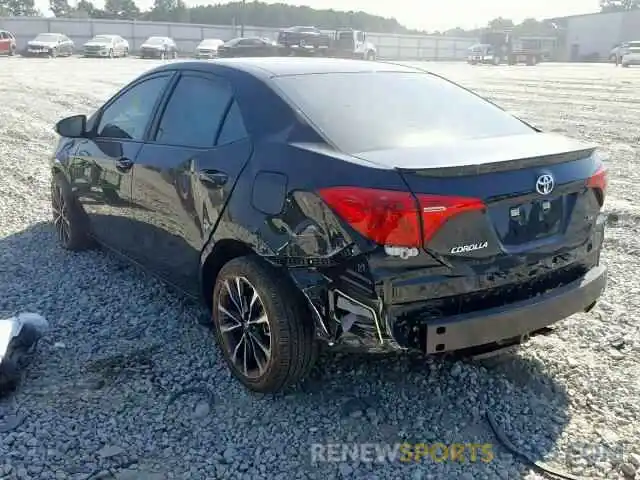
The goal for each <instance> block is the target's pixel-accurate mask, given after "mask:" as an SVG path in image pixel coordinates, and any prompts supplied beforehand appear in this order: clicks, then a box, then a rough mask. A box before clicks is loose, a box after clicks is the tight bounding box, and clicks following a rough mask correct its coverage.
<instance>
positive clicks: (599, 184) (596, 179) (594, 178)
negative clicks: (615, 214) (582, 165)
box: [587, 165, 609, 205]
mask: <svg viewBox="0 0 640 480" xmlns="http://www.w3.org/2000/svg"><path fill="white" fill-rule="evenodd" d="M608 184H609V182H608V175H607V169H606V167H605V166H604V165H600V167H599V168H598V170H596V173H594V174H593V175H591V176H590V177H589V179H588V180H587V187H588V188H593V189H595V190H599V191H600V193H599V194H598V200H599V201H600V205H602V204H604V196H605V194H606V193H607V186H608Z"/></svg>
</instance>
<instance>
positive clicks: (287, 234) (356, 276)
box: [53, 62, 604, 351]
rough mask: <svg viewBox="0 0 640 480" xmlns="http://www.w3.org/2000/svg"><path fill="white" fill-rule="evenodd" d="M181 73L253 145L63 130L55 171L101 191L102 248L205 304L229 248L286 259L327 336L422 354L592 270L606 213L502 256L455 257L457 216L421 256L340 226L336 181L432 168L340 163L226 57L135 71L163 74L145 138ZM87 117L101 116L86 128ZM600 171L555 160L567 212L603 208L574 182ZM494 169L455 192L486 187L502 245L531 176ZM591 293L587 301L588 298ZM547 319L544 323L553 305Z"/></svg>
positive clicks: (252, 71) (392, 181) (383, 179)
mask: <svg viewBox="0 0 640 480" xmlns="http://www.w3.org/2000/svg"><path fill="white" fill-rule="evenodd" d="M370 68H373V67H370ZM376 68H381V67H379V66H378V67H376ZM388 68H391V69H393V68H394V67H392V66H390V67H388ZM398 68H402V67H398ZM285 70H286V69H285ZM185 72H198V73H199V74H203V75H212V76H215V77H219V78H221V79H224V80H226V81H228V82H229V84H230V85H231V86H232V88H233V91H234V98H235V100H236V101H237V102H238V105H239V107H240V110H241V112H242V114H243V119H244V121H245V127H246V130H247V132H248V135H249V136H248V138H246V139H242V140H239V141H237V142H234V143H232V144H230V145H226V146H224V147H223V148H213V149H210V150H205V151H191V150H188V149H182V150H179V149H176V148H172V147H163V146H160V145H154V144H153V143H145V144H144V145H143V144H142V142H110V141H109V142H106V143H103V142H102V141H101V140H99V139H83V140H72V141H71V144H72V146H70V143H69V141H68V139H67V140H65V139H62V140H61V141H60V144H59V149H58V153H57V154H56V159H55V160H54V164H53V168H54V169H56V170H61V171H63V172H64V173H65V174H66V176H67V178H68V179H69V182H70V184H71V186H72V188H73V190H74V191H75V192H76V195H79V196H80V195H81V192H82V191H83V189H84V191H87V190H88V189H90V190H92V191H93V192H94V193H95V192H99V193H98V195H97V197H98V198H95V199H94V200H93V201H95V202H96V203H95V204H92V203H91V202H92V201H90V200H89V199H86V198H84V199H82V200H81V201H82V205H83V207H84V208H85V209H86V210H87V213H88V214H89V215H90V216H95V215H96V212H100V213H99V215H98V216H97V217H95V218H99V221H98V222H97V223H96V222H95V220H94V221H93V222H92V223H93V225H94V228H96V233H97V234H98V235H100V234H101V233H104V236H103V238H101V240H102V241H104V242H105V243H107V246H110V247H113V248H115V249H116V250H118V251H119V252H120V253H123V254H125V255H126V256H128V257H129V258H130V259H132V260H134V261H135V262H137V263H138V264H140V265H141V266H143V267H144V268H146V269H148V270H149V271H151V272H153V273H155V274H158V275H160V276H161V277H162V278H163V279H164V280H166V281H167V282H168V283H170V284H173V285H174V286H177V287H178V288H180V289H181V290H183V291H185V292H186V293H188V294H190V295H194V296H201V297H202V298H203V299H204V300H205V301H206V302H208V301H210V294H211V291H212V286H213V280H214V278H213V276H214V275H215V272H216V271H217V269H218V268H219V267H220V266H221V263H222V262H223V261H224V260H226V259H228V258H229V255H234V254H236V253H238V252H254V253H257V254H258V255H260V256H262V257H263V258H264V259H265V260H267V261H269V262H271V263H272V264H274V265H277V266H282V267H285V268H283V274H288V275H290V276H291V278H292V280H293V281H294V282H295V283H296V284H297V286H298V287H299V289H300V290H301V292H302V293H303V294H304V295H305V296H306V298H307V300H308V301H309V306H310V310H311V312H312V313H313V317H314V321H315V324H316V332H317V335H318V336H319V337H321V338H323V339H324V340H326V341H328V342H329V343H332V344H333V343H337V344H340V343H342V344H343V345H345V346H354V347H358V348H364V349H367V350H369V351H387V350H395V349H404V348H417V349H421V350H423V351H424V350H425V349H428V348H429V347H428V341H427V340H426V338H427V332H428V331H430V328H431V327H430V325H431V326H433V325H434V324H435V322H438V321H441V320H447V319H452V318H455V317H456V315H459V314H461V313H464V312H469V314H473V315H475V318H477V317H482V315H483V314H488V313H489V312H494V311H495V309H500V308H508V307H509V306H510V305H509V302H510V301H512V302H517V301H520V300H522V301H530V298H529V297H530V296H531V295H532V294H535V295H544V294H545V293H546V292H547V291H549V290H553V289H554V288H558V287H561V286H563V285H570V284H572V282H574V283H575V282H580V279H581V278H582V277H583V276H584V275H585V274H586V273H587V272H589V271H593V269H594V268H597V266H598V265H599V255H600V248H601V244H602V239H603V228H604V221H603V216H602V214H598V215H595V216H593V218H591V219H590V220H589V221H588V222H586V224H584V225H577V226H576V231H575V232H573V234H572V231H571V228H572V226H571V225H568V224H566V223H564V224H563V226H562V227H563V228H564V232H565V235H566V232H568V233H569V234H570V235H568V240H567V242H566V244H565V245H563V246H561V247H560V248H559V246H558V245H557V244H554V243H553V237H552V238H551V239H549V238H546V239H542V241H541V242H540V244H539V245H538V247H537V248H536V249H534V250H533V251H532V250H531V249H523V250H522V251H521V252H518V247H517V245H515V244H512V245H511V246H510V248H512V251H511V254H510V255H500V254H499V252H498V251H497V250H496V249H495V243H492V248H489V249H486V250H482V251H479V252H475V253H471V254H469V255H466V256H464V257H456V256H453V255H450V254H447V250H448V249H450V248H451V244H450V243H448V242H447V236H448V235H447V232H446V229H447V228H452V229H454V228H456V227H459V226H460V225H459V223H457V222H452V223H451V225H448V226H445V228H444V229H443V231H441V232H440V233H439V235H438V236H436V238H435V239H434V242H433V244H430V246H429V248H428V249H426V248H425V249H422V250H421V251H420V252H419V253H418V255H417V256H415V257H413V258H409V259H401V258H398V257H394V256H390V255H388V254H387V253H385V251H384V249H383V247H380V246H378V245H375V244H374V243H373V242H371V241H369V240H367V239H364V238H363V237H361V236H360V235H359V234H357V233H356V232H355V231H354V230H353V229H352V228H351V227H350V226H349V225H347V224H345V223H344V222H343V221H342V220H341V219H339V218H338V217H337V216H336V214H334V212H333V211H332V210H331V209H330V208H329V207H328V206H327V205H326V204H325V203H324V202H323V201H322V200H321V199H320V197H319V196H318V195H317V194H316V193H314V192H315V191H316V190H318V189H320V188H323V187H330V186H335V185H364V186H367V187H372V188H384V189H389V190H404V191H406V190H407V188H408V187H410V188H411V190H413V191H414V193H416V192H421V191H430V192H435V193H438V190H439V189H440V188H441V187H439V185H442V183H441V182H439V181H438V178H437V177H436V178H431V177H430V176H429V174H428V173H424V172H423V173H420V172H406V171H405V172H404V173H403V172H400V171H398V170H397V169H395V168H393V167H392V166H390V165H385V163H384V162H378V163H376V162H374V161H373V160H368V159H367V158H366V156H365V157H363V158H357V157H353V156H347V155H344V154H341V153H339V152H336V151H335V150H333V149H331V148H330V147H329V146H324V147H323V146H318V145H319V144H320V145H321V144H322V143H323V142H324V139H323V138H321V136H320V135H319V134H318V133H317V132H316V131H314V130H313V129H312V128H310V127H309V126H308V125H306V124H305V123H304V122H303V121H301V119H300V117H299V116H298V114H297V113H296V112H295V110H294V109H292V108H291V106H290V105H289V104H288V103H287V101H286V100H285V99H283V98H282V97H280V96H279V95H277V94H275V92H274V90H273V89H272V87H271V86H270V85H269V80H268V78H269V72H268V71H265V70H263V69H261V68H259V67H255V68H253V67H251V68H235V65H234V64H232V65H231V68H230V67H229V66H227V65H226V64H225V63H224V62H183V63H178V64H170V65H165V66H162V67H158V68H156V69H154V70H152V71H151V72H149V73H147V74H146V77H141V78H140V79H138V80H137V81H140V80H141V79H143V78H147V77H148V76H150V75H163V74H169V75H171V76H172V78H171V80H170V81H169V83H168V86H167V90H166V91H165V93H164V94H163V96H162V97H161V99H160V100H159V101H158V104H157V105H156V106H155V109H154V120H153V121H152V122H151V123H150V125H149V126H148V129H147V132H146V134H145V139H144V140H145V141H146V142H148V141H149V139H151V138H153V129H154V128H156V127H157V123H158V120H157V117H158V116H159V115H160V113H161V112H162V109H163V105H164V104H165V103H166V101H167V99H168V95H169V92H170V91H171V89H172V88H173V87H174V86H175V84H176V82H177V81H178V79H179V77H180V75H182V74H184V73H185ZM96 118H99V116H98V114H96V116H95V117H94V118H92V119H91V121H90V123H95V120H96ZM114 143H115V144H116V145H114ZM396 153H397V152H396ZM391 154H393V152H391ZM122 156H127V157H129V158H131V159H132V160H133V161H134V165H133V168H132V170H131V172H133V173H131V172H127V173H126V174H122V172H118V168H117V166H116V162H115V159H117V158H120V157H122ZM88 159H91V160H90V161H89V160H88ZM230 159H233V161H229V160H230ZM285 161H286V164H284V163H283V162H285ZM91 162H94V164H96V165H97V166H98V167H99V169H98V170H99V172H101V173H100V174H99V175H94V176H93V177H92V176H90V175H89V176H87V175H83V174H81V173H80V174H78V173H79V172H80V171H81V170H82V168H80V167H81V166H83V165H84V166H86V165H87V163H91ZM596 166H597V159H596V158H595V157H594V155H591V154H589V153H586V154H585V155H584V156H583V157H581V158H580V159H578V160H577V161H574V162H569V163H563V164H561V165H556V167H558V168H560V170H558V171H559V172H561V173H559V175H560V178H561V179H562V180H563V182H564V181H566V183H565V184H564V185H563V186H562V188H564V189H569V190H570V191H571V195H573V197H572V200H570V201H571V202H572V204H571V206H572V208H574V209H582V210H583V211H584V212H585V215H586V216H587V217H588V216H589V214H590V212H594V211H599V206H598V204H597V203H598V199H597V198H596V195H595V194H594V193H593V192H592V191H591V190H589V189H585V188H584V179H585V178H588V177H589V175H590V174H592V173H593V171H594V169H595V168H596ZM210 171H213V172H218V173H222V174H223V176H226V179H227V180H226V182H224V183H223V184H219V185H215V182H213V184H212V182H211V181H210V180H211V179H210V178H207V175H203V173H207V172H210ZM105 172H111V173H112V174H113V176H114V177H115V178H121V179H122V182H121V183H120V186H118V187H116V188H113V186H111V184H110V182H109V181H107V179H105V178H104V177H105ZM562 172H564V173H562ZM556 174H558V173H556ZM487 175H496V173H487ZM498 175H500V174H498ZM501 175H502V178H500V181H495V179H494V178H493V177H491V178H492V179H494V182H493V183H491V185H492V188H491V189H489V190H487V191H482V192H480V191H475V189H477V185H479V184H480V182H478V181H477V179H475V180H474V179H471V178H469V177H464V178H460V179H455V182H457V185H455V186H454V190H457V189H460V190H461V191H464V192H465V193H467V194H473V195H479V196H480V195H481V196H482V198H484V199H485V200H486V201H487V204H488V205H489V208H490V210H491V218H493V219H495V221H496V226H497V229H496V231H497V232H502V233H500V235H501V238H500V240H501V241H502V242H504V241H505V238H506V237H505V235H506V233H505V232H508V228H507V227H506V226H505V225H504V224H503V221H502V220H500V219H501V217H502V216H503V213H504V209H505V208H506V204H505V202H506V203H508V202H509V201H510V200H509V198H510V197H509V195H505V194H504V193H505V189H506V190H507V191H509V192H511V193H512V196H517V193H518V191H517V189H516V190H513V189H511V188H510V186H511V185H514V186H516V187H517V188H522V189H524V190H530V188H531V187H530V186H525V184H526V183H527V182H530V181H531V178H530V177H531V172H528V171H526V170H525V171H509V172H504V173H503V174H501ZM87 178H88V179H89V182H88V183H89V185H87V184H86V183H87ZM571 179H577V180H575V181H573V182H572V181H571ZM105 185H109V188H107V189H105V188H104V186H105ZM447 185H449V184H448V183H447ZM447 189H448V192H445V193H450V191H451V187H447ZM106 192H109V193H106ZM456 193H458V194H459V193H460V192H456ZM94 196H95V195H94ZM154 196H155V197H156V198H154ZM518 201H519V202H522V201H523V198H518ZM565 201H566V200H565ZM494 214H495V215H494ZM466 220H467V221H470V222H472V225H474V223H473V222H476V223H475V225H476V227H477V230H478V231H483V229H484V231H485V233H486V235H487V238H491V241H492V242H495V241H496V238H495V237H491V234H492V232H488V231H486V230H487V225H486V223H485V224H483V223H482V219H480V218H477V217H476V218H471V217H467V218H466ZM503 220H504V219H503ZM505 228H507V230H505ZM471 230H473V229H471ZM466 231H469V229H467V230H466ZM123 232H126V234H123ZM469 240H471V238H469ZM545 242H546V246H545ZM507 243H509V242H507ZM550 272H551V275H550V274H549V273H550ZM560 273H562V275H560ZM198 280H199V281H198ZM598 281H599V282H600V283H598V284H597V285H596V287H598V288H596V287H593V289H594V291H597V293H598V294H599V293H600V291H601V289H602V288H604V283H603V282H604V274H602V275H599V276H598ZM600 287H601V288H600ZM514 292H515V293H514ZM576 295H577V294H576ZM578 297H579V298H575V299H574V300H573V303H575V304H576V305H579V308H587V306H588V304H589V303H591V301H592V300H591V299H583V298H582V297H580V296H579V295H578ZM586 300H588V303H585V304H584V305H582V303H584V302H585V301H586ZM340 302H342V307H341V306H340ZM345 302H347V306H346V307H345ZM581 302H582V303H581ZM573 303H572V304H573ZM512 305H517V304H515V303H514V304H512ZM345 309H346V310H345ZM358 309H360V311H361V312H362V315H361V316H360V317H359V319H358V320H357V321H356V322H355V323H354V324H353V326H352V327H351V328H350V330H349V331H348V332H345V331H343V325H342V324H341V318H343V316H344V311H347V312H349V311H350V312H354V311H358ZM474 310H479V311H474ZM340 312H342V313H340ZM549 315H550V316H551V317H553V312H550V313H549ZM522 318H525V317H522ZM522 318H521V319H520V320H521V321H523V320H522ZM557 319H559V318H557ZM557 319H554V321H555V320H557ZM533 323H535V322H533ZM533 323H532V324H533ZM440 328H441V326H438V329H440ZM498 334H499V332H498Z"/></svg>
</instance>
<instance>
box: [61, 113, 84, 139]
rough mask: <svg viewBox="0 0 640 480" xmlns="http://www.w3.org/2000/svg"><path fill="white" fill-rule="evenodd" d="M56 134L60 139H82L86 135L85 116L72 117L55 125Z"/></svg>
mask: <svg viewBox="0 0 640 480" xmlns="http://www.w3.org/2000/svg"><path fill="white" fill-rule="evenodd" d="M56 132H58V135H60V136H61V137H67V138H82V137H84V136H85V135H86V133H87V116H86V115H73V116H72V117H67V118H63V119H62V120H60V121H59V122H58V123H56Z"/></svg>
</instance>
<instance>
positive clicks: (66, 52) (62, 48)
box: [23, 33, 74, 58]
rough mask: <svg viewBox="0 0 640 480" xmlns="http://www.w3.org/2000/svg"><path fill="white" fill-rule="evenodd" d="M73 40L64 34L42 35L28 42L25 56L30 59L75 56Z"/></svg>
mask: <svg viewBox="0 0 640 480" xmlns="http://www.w3.org/2000/svg"><path fill="white" fill-rule="evenodd" d="M73 47H74V44H73V40H71V39H70V38H69V37H67V36H66V35H64V34H62V33H40V34H38V35H36V37H35V38H34V39H33V40H31V41H30V42H27V48H26V49H25V50H24V52H23V55H25V56H29V57H51V58H54V57H70V56H71V55H73Z"/></svg>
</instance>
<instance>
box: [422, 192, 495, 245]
mask: <svg viewBox="0 0 640 480" xmlns="http://www.w3.org/2000/svg"><path fill="white" fill-rule="evenodd" d="M417 197H418V203H419V204H420V210H421V212H422V236H423V239H424V242H425V243H426V242H428V241H429V240H431V239H432V238H433V236H434V235H435V233H436V232H437V231H438V230H440V228H442V226H443V225H444V224H445V223H446V222H447V220H449V219H450V218H452V217H455V216H456V215H460V214H461V213H465V212H471V211H474V210H475V211H484V209H485V204H484V202H483V201H482V200H479V199H477V198H467V197H449V196H442V195H424V194H421V195H417Z"/></svg>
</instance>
